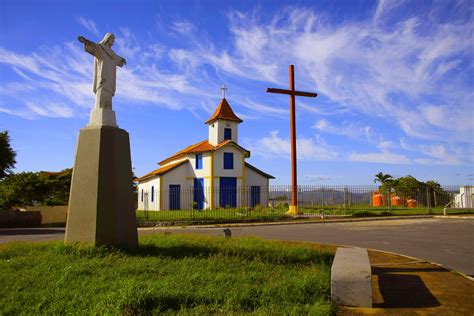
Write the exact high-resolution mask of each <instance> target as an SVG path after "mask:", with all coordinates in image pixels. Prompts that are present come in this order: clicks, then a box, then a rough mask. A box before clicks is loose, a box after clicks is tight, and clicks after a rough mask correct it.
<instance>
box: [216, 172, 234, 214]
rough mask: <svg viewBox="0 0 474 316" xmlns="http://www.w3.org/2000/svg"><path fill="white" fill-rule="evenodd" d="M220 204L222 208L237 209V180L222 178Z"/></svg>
mask: <svg viewBox="0 0 474 316" xmlns="http://www.w3.org/2000/svg"><path fill="white" fill-rule="evenodd" d="M219 203H220V206H221V207H237V178H235V177H221V178H220V186H219Z"/></svg>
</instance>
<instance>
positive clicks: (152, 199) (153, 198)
mask: <svg viewBox="0 0 474 316" xmlns="http://www.w3.org/2000/svg"><path fill="white" fill-rule="evenodd" d="M154 200H155V187H154V186H151V201H152V202H153V201H154Z"/></svg>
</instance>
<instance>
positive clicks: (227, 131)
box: [224, 128, 232, 140]
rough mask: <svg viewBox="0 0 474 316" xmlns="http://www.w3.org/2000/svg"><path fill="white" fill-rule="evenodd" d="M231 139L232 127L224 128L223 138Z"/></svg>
mask: <svg viewBox="0 0 474 316" xmlns="http://www.w3.org/2000/svg"><path fill="white" fill-rule="evenodd" d="M227 139H232V129H230V128H224V140H227Z"/></svg>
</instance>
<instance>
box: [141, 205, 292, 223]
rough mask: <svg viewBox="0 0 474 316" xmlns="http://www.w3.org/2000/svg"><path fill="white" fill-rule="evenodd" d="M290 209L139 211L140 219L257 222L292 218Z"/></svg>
mask: <svg viewBox="0 0 474 316" xmlns="http://www.w3.org/2000/svg"><path fill="white" fill-rule="evenodd" d="M287 211H288V210H286V209H282V208H278V209H277V208H274V209H257V210H255V209H235V208H227V209H224V208H218V209H212V210H163V211H148V212H145V211H137V212H136V214H137V219H138V220H139V221H190V222H193V221H195V222H206V221H208V222H213V223H216V222H251V221H253V222H257V221H280V220H290V219H292V217H291V216H289V215H288V214H286V212H287Z"/></svg>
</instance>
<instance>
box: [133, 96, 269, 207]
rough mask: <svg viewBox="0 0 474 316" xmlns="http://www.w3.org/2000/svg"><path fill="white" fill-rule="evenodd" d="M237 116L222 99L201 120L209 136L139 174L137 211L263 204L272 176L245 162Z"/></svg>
mask: <svg viewBox="0 0 474 316" xmlns="http://www.w3.org/2000/svg"><path fill="white" fill-rule="evenodd" d="M240 123H242V120H241V119H240V118H238V117H237V116H236V115H235V113H234V111H232V108H231V107H230V105H229V103H228V102H227V100H226V99H225V98H223V99H222V100H221V102H220V103H219V105H218V107H217V109H216V110H215V112H214V114H213V115H212V116H211V118H210V119H209V120H207V122H206V124H207V125H208V126H209V136H208V139H206V140H203V141H201V142H199V143H196V144H193V145H191V146H188V147H186V148H184V149H183V150H181V151H178V152H177V153H175V154H174V155H172V156H171V157H168V158H166V159H164V160H163V161H161V162H159V165H160V168H158V169H156V170H154V171H152V172H150V173H148V174H146V175H144V176H143V177H141V178H139V179H138V209H139V210H156V211H159V210H176V209H191V208H196V209H208V208H210V209H212V208H219V207H237V208H240V207H254V206H256V205H265V206H266V205H268V187H269V180H270V179H274V177H273V176H271V175H269V174H267V173H265V172H263V171H261V170H259V169H257V168H256V167H254V166H252V165H250V164H249V163H247V162H245V159H246V158H249V157H250V151H248V150H246V149H245V148H243V147H241V146H240V145H239V144H238V127H239V124H240Z"/></svg>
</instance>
